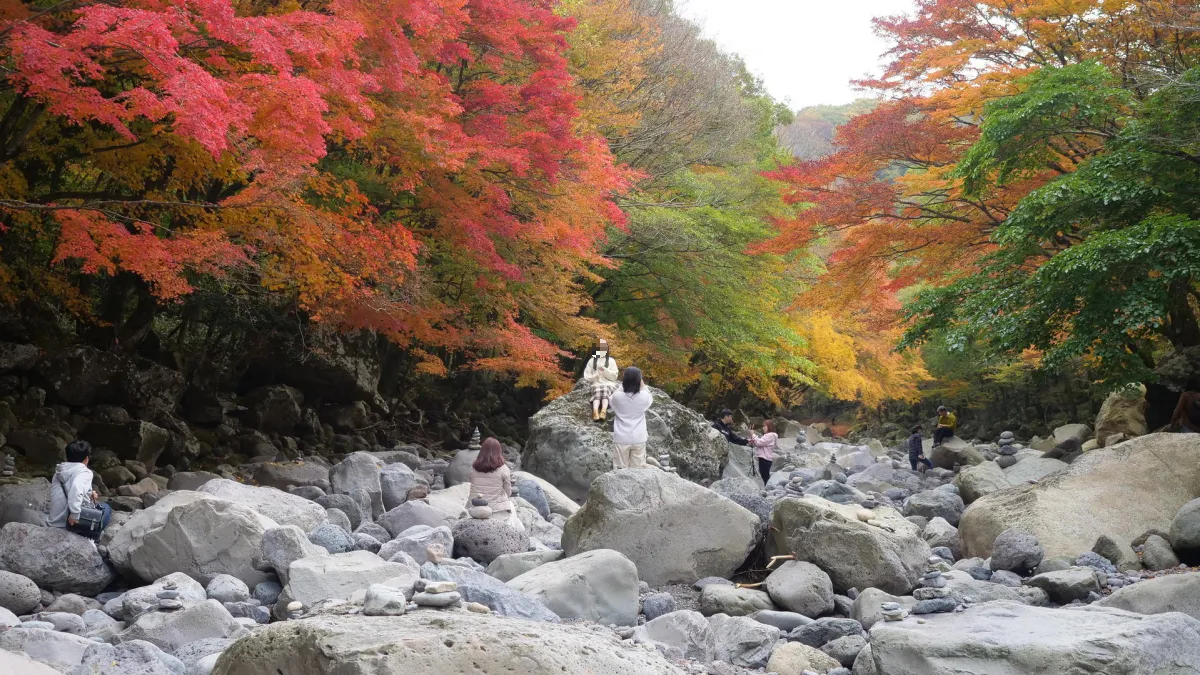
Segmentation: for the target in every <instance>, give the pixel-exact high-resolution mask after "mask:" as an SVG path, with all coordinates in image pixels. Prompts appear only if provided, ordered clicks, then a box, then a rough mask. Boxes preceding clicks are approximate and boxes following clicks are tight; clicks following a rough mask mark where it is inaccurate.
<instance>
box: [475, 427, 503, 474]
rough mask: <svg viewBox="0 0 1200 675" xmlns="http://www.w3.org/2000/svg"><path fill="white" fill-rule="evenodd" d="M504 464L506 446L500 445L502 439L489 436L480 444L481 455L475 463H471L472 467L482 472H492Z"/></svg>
mask: <svg viewBox="0 0 1200 675" xmlns="http://www.w3.org/2000/svg"><path fill="white" fill-rule="evenodd" d="M502 466H504V448H502V447H500V441H498V440H496V439H494V438H492V437H490V436H489V437H488V438H487V440H485V441H484V442H483V444H482V445H480V446H479V456H478V457H476V458H475V463H474V464H472V465H471V468H473V469H475V470H476V471H479V472H481V473H491V472H493V471H495V470H496V469H499V468H500V467H502Z"/></svg>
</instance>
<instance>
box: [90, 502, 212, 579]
mask: <svg viewBox="0 0 1200 675" xmlns="http://www.w3.org/2000/svg"><path fill="white" fill-rule="evenodd" d="M202 499H214V498H213V497H211V496H209V495H206V494H201V493H199V492H192V491H188V490H178V491H175V492H171V493H169V494H167V495H166V496H164V497H162V498H161V499H159V500H158V501H157V502H155V503H154V504H153V505H152V506H151V507H150V508H147V509H142V510H140V511H134V513H133V515H132V516H130V517H129V519H128V520H126V521H125V522H124V523H120V524H113V525H109V526H108V529H106V530H105V531H104V534H103V535H101V537H100V545H101V546H103V547H105V548H106V549H108V559H109V561H110V562H111V563H112V565H113V567H115V568H117V571H118V572H120V573H121V574H122V575H125V576H128V577H136V576H137V574H136V572H134V569H133V565H132V563H131V562H130V558H129V554H130V552H131V551H132V550H133V549H134V547H135V546H139V545H141V543H142V540H143V539H144V538H145V537H146V536H147V535H149V534H150V533H151V532H154V531H155V530H158V529H160V528H162V526H163V525H165V524H166V523H167V516H169V515H170V514H171V511H172V510H173V509H176V508H178V507H180V506H183V505H185V504H191V503H192V502H195V501H199V500H202Z"/></svg>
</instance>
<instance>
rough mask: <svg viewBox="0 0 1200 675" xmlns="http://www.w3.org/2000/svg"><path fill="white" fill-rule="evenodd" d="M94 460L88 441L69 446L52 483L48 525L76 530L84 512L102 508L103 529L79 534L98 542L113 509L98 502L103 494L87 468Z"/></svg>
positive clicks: (101, 526) (75, 442)
mask: <svg viewBox="0 0 1200 675" xmlns="http://www.w3.org/2000/svg"><path fill="white" fill-rule="evenodd" d="M91 458H92V446H91V444H90V443H88V442H87V441H74V442H73V443H70V444H68V445H67V449H66V460H67V461H65V462H62V463H61V464H59V465H58V468H57V469H55V471H54V479H53V480H52V481H50V517H49V519H48V520H47V521H46V524H47V525H49V526H50V527H61V528H64V529H67V530H72V531H76V526H77V525H78V524H79V512H80V511H81V510H82V509H84V508H89V509H100V511H101V513H102V516H101V520H100V529H99V530H95V531H89V532H77V533H78V534H83V535H84V536H87V537H89V538H93V539H97V538H99V537H100V532H103V531H104V528H106V527H108V523H109V521H110V520H111V519H112V507H110V506H109V505H108V504H102V503H99V500H100V495H99V494H97V493H96V491H95V490H93V489H92V470H91V469H89V468H88V463H89V462H90V461H91Z"/></svg>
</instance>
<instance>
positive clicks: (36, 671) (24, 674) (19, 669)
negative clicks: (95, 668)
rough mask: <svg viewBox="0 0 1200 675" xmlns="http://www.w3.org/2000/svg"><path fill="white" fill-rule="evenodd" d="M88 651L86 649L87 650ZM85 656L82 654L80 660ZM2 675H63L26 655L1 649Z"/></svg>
mask: <svg viewBox="0 0 1200 675" xmlns="http://www.w3.org/2000/svg"><path fill="white" fill-rule="evenodd" d="M85 651H86V648H85ZM82 659H83V655H82V654H80V660H82ZM0 673H20V674H21V675H62V674H61V672H60V671H58V670H55V669H54V668H51V667H50V666H47V665H46V664H44V663H39V662H37V661H34V660H33V659H31V658H29V657H28V656H26V655H25V654H24V653H15V652H10V651H8V650H7V649H0Z"/></svg>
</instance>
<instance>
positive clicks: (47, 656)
mask: <svg viewBox="0 0 1200 675" xmlns="http://www.w3.org/2000/svg"><path fill="white" fill-rule="evenodd" d="M94 644H96V643H95V642H92V641H91V640H89V639H87V638H85V637H83V636H81V635H71V634H70V633H60V632H58V631H53V630H46V629H42V628H14V629H11V630H5V631H3V632H0V654H3V653H5V652H9V653H12V654H18V655H21V654H23V655H25V656H26V657H28V658H29V659H32V660H33V661H35V662H37V663H40V664H43V665H46V666H49V667H50V668H53V669H54V671H55V672H58V673H73V672H75V668H76V667H78V666H79V664H80V663H81V662H82V661H83V654H84V652H86V651H87V649H88V647H91V646H92V645H94ZM3 663H4V661H3V660H0V664H3ZM0 672H3V673H5V675H8V673H9V672H10V671H7V670H0ZM11 672H12V673H13V675H28V674H27V673H26V672H25V671H21V670H17V671H11ZM34 672H37V671H34Z"/></svg>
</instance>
